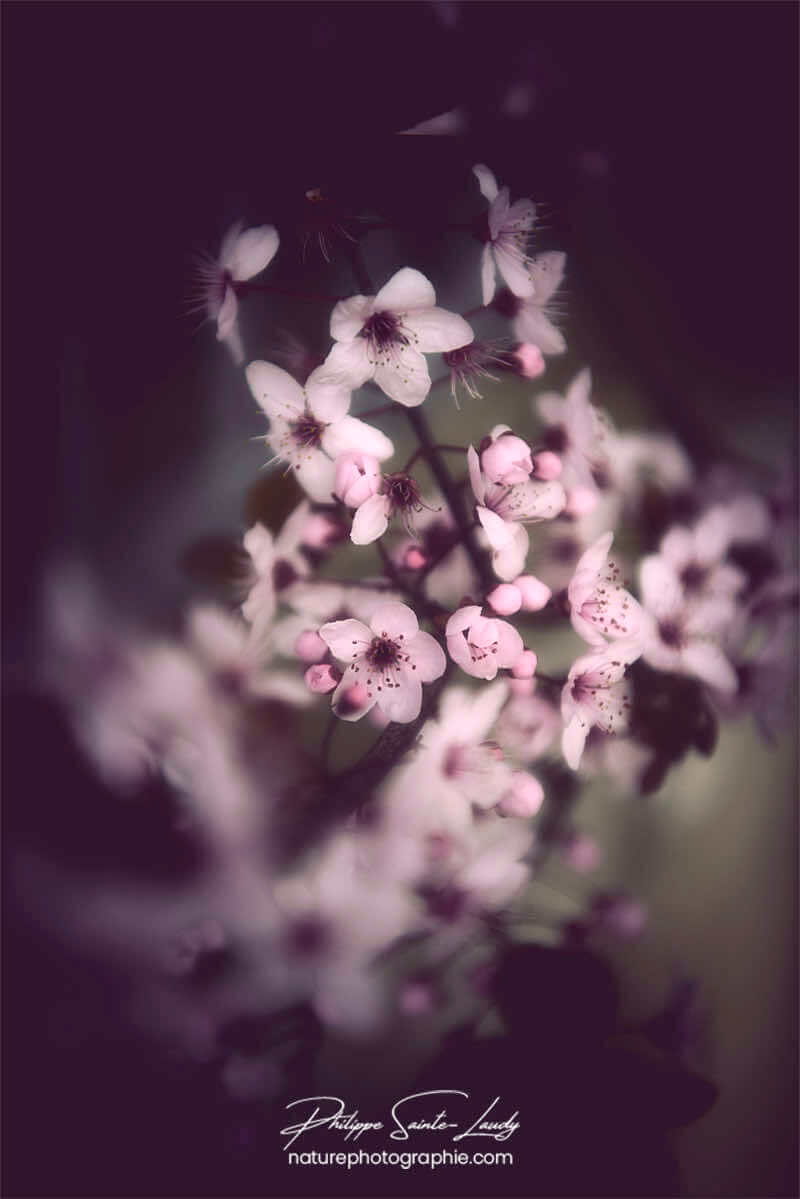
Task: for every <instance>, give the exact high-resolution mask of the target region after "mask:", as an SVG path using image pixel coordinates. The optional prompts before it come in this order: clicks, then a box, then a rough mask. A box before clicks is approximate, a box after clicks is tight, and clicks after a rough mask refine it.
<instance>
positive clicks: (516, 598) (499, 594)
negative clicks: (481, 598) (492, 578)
mask: <svg viewBox="0 0 800 1199" xmlns="http://www.w3.org/2000/svg"><path fill="white" fill-rule="evenodd" d="M486 600H487V602H488V603H489V604H490V605H491V607H492V608H494V610H495V612H497V614H498V615H499V616H513V615H514V613H515V612H519V610H520V608H521V607H522V593H521V592H520V590H519V589H518V588H517V587H515V586H514V584H513V583H500V584H499V586H497V587H495V589H494V591H491V592H490V593H489V594H488V595H487V597H486Z"/></svg>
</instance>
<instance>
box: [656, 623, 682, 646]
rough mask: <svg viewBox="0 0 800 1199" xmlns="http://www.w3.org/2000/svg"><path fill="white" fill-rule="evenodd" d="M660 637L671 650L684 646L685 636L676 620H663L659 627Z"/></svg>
mask: <svg viewBox="0 0 800 1199" xmlns="http://www.w3.org/2000/svg"><path fill="white" fill-rule="evenodd" d="M658 635H659V637H660V638H661V640H662V641H663V642H664V644H665V645H668V646H670V648H671V649H679V648H680V647H681V645H682V644H683V634H682V633H681V629H680V626H679V625H678V624H677V622H676V621H674V620H662V621H661V623H660V624H659V626H658Z"/></svg>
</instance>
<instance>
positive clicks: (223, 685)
mask: <svg viewBox="0 0 800 1199" xmlns="http://www.w3.org/2000/svg"><path fill="white" fill-rule="evenodd" d="M189 637H190V643H191V645H192V648H193V649H194V650H195V651H196V652H197V654H198V655H199V657H200V660H201V661H202V662H203V664H204V665H205V666H206V667H207V669H208V670H209V671H210V672H211V678H212V682H213V683H214V685H215V687H216V689H217V691H218V692H220V693H222V694H225V695H228V696H230V697H242V698H248V697H252V698H256V699H278V700H284V701H285V702H287V703H290V704H293V705H295V706H299V707H302V706H303V705H305V704H307V703H308V701H309V694H308V691H307V689H306V687H305V686H304V684H303V682H302V680H301V679H299V678H298V677H297V676H296V675H294V674H289V673H288V672H283V671H278V670H275V669H274V668H273V667H272V666H271V665H270V658H271V656H272V648H271V646H269V645H268V644H265V642H264V639H263V637H262V638H259V639H258V640H256V639H255V638H254V637H253V630H252V629H251V628H248V626H247V625H246V624H245V623H244V621H242V620H239V619H237V618H236V617H235V616H232V615H231V614H230V613H228V612H225V611H224V609H222V608H217V607H215V606H214V605H212V604H203V605H198V606H196V607H194V608H193V609H192V610H191V612H190V613H189ZM268 667H269V668H268Z"/></svg>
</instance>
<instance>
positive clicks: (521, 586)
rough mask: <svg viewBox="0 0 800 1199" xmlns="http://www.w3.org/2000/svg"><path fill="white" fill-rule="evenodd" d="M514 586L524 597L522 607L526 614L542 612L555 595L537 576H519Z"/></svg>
mask: <svg viewBox="0 0 800 1199" xmlns="http://www.w3.org/2000/svg"><path fill="white" fill-rule="evenodd" d="M514 586H515V587H516V588H517V590H518V591H519V593H520V595H521V596H522V607H523V610H524V611H525V612H541V610H542V608H544V607H545V605H546V604H548V603H549V602H550V597H551V595H552V594H553V593H552V591H551V590H550V588H549V587H548V586H547V584H546V583H543V582H542V581H541V579H537V578H536V576H535V575H519V576H518V577H517V578H516V579H515V580H514Z"/></svg>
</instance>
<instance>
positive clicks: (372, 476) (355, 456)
mask: <svg viewBox="0 0 800 1199" xmlns="http://www.w3.org/2000/svg"><path fill="white" fill-rule="evenodd" d="M380 485H381V468H380V465H379V464H378V459H377V458H373V457H372V455H371V454H362V453H361V451H360V450H349V451H348V452H347V453H346V454H340V455H339V457H338V458H337V459H336V474H335V478H334V485H333V490H334V492H335V494H336V495H337V496H338V497H339V499H340V500H341V501H342V503H343V504H346V505H347V507H348V508H358V507H359V505H361V504H363V503H364V501H365V500H368V499H370V497H371V496H373V495H376V494H377V492H378V488H379V487H380Z"/></svg>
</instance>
